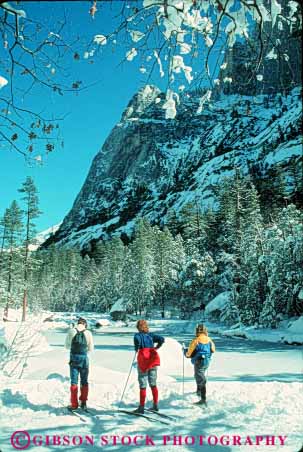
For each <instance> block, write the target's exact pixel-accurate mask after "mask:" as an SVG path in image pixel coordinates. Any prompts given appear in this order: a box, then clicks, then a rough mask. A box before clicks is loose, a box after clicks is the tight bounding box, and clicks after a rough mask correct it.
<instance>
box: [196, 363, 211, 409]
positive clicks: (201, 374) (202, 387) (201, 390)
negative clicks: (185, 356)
mask: <svg viewBox="0 0 303 452" xmlns="http://www.w3.org/2000/svg"><path fill="white" fill-rule="evenodd" d="M203 362H204V360H203V358H197V359H196V361H195V380H196V383H197V395H199V396H201V399H202V400H203V401H205V400H206V376H205V372H206V370H207V367H208V366H204V365H203Z"/></svg>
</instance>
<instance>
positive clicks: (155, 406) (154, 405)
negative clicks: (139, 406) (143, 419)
mask: <svg viewBox="0 0 303 452" xmlns="http://www.w3.org/2000/svg"><path fill="white" fill-rule="evenodd" d="M151 411H159V407H158V404H157V403H154V404H153V406H152V409H151Z"/></svg>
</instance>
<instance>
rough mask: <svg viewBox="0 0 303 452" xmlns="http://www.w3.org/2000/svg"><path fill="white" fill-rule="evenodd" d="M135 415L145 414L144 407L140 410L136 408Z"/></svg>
mask: <svg viewBox="0 0 303 452" xmlns="http://www.w3.org/2000/svg"><path fill="white" fill-rule="evenodd" d="M134 413H137V414H144V406H142V405H139V406H138V408H136V409H135V410H134Z"/></svg>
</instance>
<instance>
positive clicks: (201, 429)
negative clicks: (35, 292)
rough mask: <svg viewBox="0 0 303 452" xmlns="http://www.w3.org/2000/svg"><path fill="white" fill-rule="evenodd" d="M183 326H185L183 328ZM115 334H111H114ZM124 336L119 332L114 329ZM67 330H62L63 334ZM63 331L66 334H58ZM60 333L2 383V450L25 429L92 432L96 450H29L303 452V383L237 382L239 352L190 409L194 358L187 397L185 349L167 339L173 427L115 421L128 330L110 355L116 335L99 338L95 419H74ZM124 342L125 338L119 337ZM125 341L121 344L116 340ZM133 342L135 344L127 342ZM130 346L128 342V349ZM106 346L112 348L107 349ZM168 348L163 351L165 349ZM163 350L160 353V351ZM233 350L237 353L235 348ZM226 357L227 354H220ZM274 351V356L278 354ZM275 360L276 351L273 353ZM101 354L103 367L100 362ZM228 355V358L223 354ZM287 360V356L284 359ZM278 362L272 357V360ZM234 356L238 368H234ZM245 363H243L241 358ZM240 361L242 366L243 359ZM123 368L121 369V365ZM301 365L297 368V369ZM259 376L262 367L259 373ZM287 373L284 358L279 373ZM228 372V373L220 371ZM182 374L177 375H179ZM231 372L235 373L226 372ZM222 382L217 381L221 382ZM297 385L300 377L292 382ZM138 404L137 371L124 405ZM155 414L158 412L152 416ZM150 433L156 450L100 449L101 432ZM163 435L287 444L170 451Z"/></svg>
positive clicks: (166, 398) (163, 380)
mask: <svg viewBox="0 0 303 452" xmlns="http://www.w3.org/2000/svg"><path fill="white" fill-rule="evenodd" d="M180 327H181V326H180ZM113 331H114V330H113ZM116 332H119V329H118V328H117V329H116ZM64 333H65V332H64ZM60 334H61V336H60ZM60 334H59V336H58V337H57V336H56V330H54V329H53V330H52V332H51V334H50V336H49V337H48V339H49V342H50V345H51V351H46V352H45V353H44V354H42V355H40V357H34V358H31V359H30V361H29V365H28V367H27V369H26V371H25V373H24V378H23V379H21V380H14V379H12V378H10V379H9V378H5V377H2V380H1V381H0V396H1V399H0V419H1V424H0V425H1V427H0V450H1V451H2V452H8V451H13V450H16V449H14V448H13V447H12V446H11V444H10V437H11V435H12V433H13V432H14V431H16V430H25V431H27V432H28V433H29V434H30V435H31V437H32V436H33V435H42V436H43V437H45V435H50V436H51V435H62V436H63V435H70V436H71V437H72V436H74V435H81V436H83V435H93V436H94V440H95V445H94V446H91V445H87V446H84V445H82V446H56V445H49V446H39V447H36V446H32V447H30V449H29V450H39V451H40V450H41V451H46V450H47V451H53V450H60V449H61V450H68V449H70V448H72V449H73V450H75V451H83V450H89V451H97V450H98V451H100V450H103V449H104V450H109V451H123V452H125V450H134V449H138V448H139V450H141V451H147V450H149V451H150V450H154V451H160V450H164V451H167V452H171V451H176V450H179V451H188V450H194V451H197V450H201V451H203V452H204V451H211V452H221V451H225V452H229V451H232V452H234V451H239V452H243V451H254V450H258V451H260V452H265V451H266V452H268V451H280V450H282V451H285V452H299V449H300V447H301V435H300V433H301V430H302V428H301V421H302V406H303V400H302V399H303V397H302V383H301V382H300V381H258V379H257V378H256V381H253V380H252V381H251V382H250V381H232V378H231V377H230V376H231V370H230V368H233V367H234V365H235V364H236V367H237V366H238V367H240V365H242V369H243V374H245V373H247V370H246V368H245V360H247V361H248V360H249V359H250V354H246V355H240V354H236V353H235V354H234V355H233V353H231V352H229V353H227V354H226V356H227V357H228V360H225V361H224V359H222V356H221V357H220V349H218V352H217V357H218V358H217V359H218V362H220V363H221V365H222V366H224V370H225V369H226V375H227V376H228V377H229V378H226V380H224V381H217V379H216V366H215V360H216V358H214V363H213V364H212V366H213V369H212V367H211V368H210V371H209V382H208V386H207V388H208V400H209V402H208V408H207V409H206V410H204V409H201V408H200V407H196V406H194V405H193V403H194V402H195V401H197V396H196V395H195V383H194V381H193V378H192V374H193V369H192V366H191V364H190V363H189V360H186V364H185V394H184V399H183V394H182V378H181V375H182V374H181V375H180V363H182V358H181V356H182V355H181V354H180V355H179V356H180V359H179V362H178V363H177V359H176V353H179V352H180V348H181V345H180V344H179V343H178V342H177V341H176V340H174V339H171V338H168V340H167V341H166V344H165V347H166V348H163V350H162V353H161V363H162V364H161V368H160V372H159V385H158V386H159V392H160V407H161V408H162V409H163V411H164V412H165V413H167V414H169V415H172V416H174V417H175V418H176V421H175V422H171V424H170V425H163V424H161V423H151V422H149V421H148V420H146V419H144V418H139V417H138V418H134V417H133V416H127V415H122V414H120V415H116V416H112V413H113V410H115V409H117V407H118V403H119V400H120V398H121V392H122V389H123V386H124V384H125V381H126V377H127V371H126V372H125V371H123V372H122V371H121V366H122V367H123V368H124V369H128V368H129V365H130V361H131V359H130V356H131V354H132V353H133V352H132V336H131V335H130V334H129V333H127V334H126V335H125V337H124V338H123V330H121V333H120V334H119V336H118V337H119V341H120V338H121V344H123V345H122V346H121V348H122V350H120V351H119V354H118V355H116V356H113V355H114V353H115V348H116V347H117V348H119V345H118V344H117V342H116V341H117V334H116V335H113V336H112V337H111V335H110V334H108V335H107V333H106V330H102V333H100V331H99V332H98V333H96V334H95V337H97V335H99V336H101V337H102V334H104V335H105V336H104V342H105V346H104V347H105V348H104V349H103V348H102V347H101V348H102V349H101V350H98V347H97V351H96V352H94V353H95V355H93V356H92V359H91V374H90V398H89V405H90V406H91V407H92V412H93V414H92V415H89V416H88V421H87V423H84V422H82V421H81V420H80V419H79V418H78V417H77V416H74V415H72V414H69V413H68V412H67V410H66V409H65V407H66V406H67V404H68V403H69V400H68V399H69V386H70V383H69V376H68V366H67V353H66V351H63V350H60V349H59V347H60V345H59V342H60V340H61V337H64V336H63V332H62V331H61V332H60ZM122 339H124V340H122ZM119 343H120V342H119ZM128 343H129V344H130V347H128V346H127V344H128ZM124 344H125V345H124ZM106 347H107V348H106ZM163 347H164V346H163ZM160 351H161V350H160ZM235 351H236V350H235ZM221 353H222V355H223V352H221ZM276 353H277V352H276ZM272 354H273V355H275V353H274V352H273V353H272ZM102 356H104V362H106V366H103V365H104V363H103V362H101V365H100V357H101V359H102ZM224 356H225V355H224ZM281 356H283V354H281ZM273 357H274V356H273ZM233 359H236V361H237V363H233ZM244 359H245V360H244ZM241 361H242V362H241ZM118 362H119V364H118V365H117V363H118ZM271 364H272V363H271V361H270V360H268V368H267V369H265V368H264V375H265V376H266V374H267V373H270V366H271ZM301 364H302V362H301V363H299V362H298V363H297V367H298V369H299V368H300V365H301ZM181 369H182V366H181ZM259 372H260V370H259ZM283 372H287V369H286V368H285V366H284V365H283V359H281V375H282V374H283ZM223 373H224V371H223ZM177 374H179V375H180V377H179V378H177V377H176V375H177ZM229 374H230V375H229ZM219 380H220V379H219ZM294 380H295V378H294ZM147 394H148V396H147V397H148V401H147V407H148V406H150V404H151V394H150V390H148V391H147ZM137 399H138V383H137V376H136V370H135V369H133V370H132V372H131V378H130V381H129V384H128V387H127V391H126V393H125V396H124V400H123V403H122V405H121V408H123V409H133V408H135V407H136V403H137ZM154 416H155V415H154ZM146 434H148V435H153V437H154V441H155V444H156V445H155V446H154V447H152V446H140V447H139V446H135V445H133V446H126V445H125V446H122V445H121V444H118V445H115V446H114V445H112V444H109V445H106V446H101V445H100V442H99V438H100V436H101V435H109V436H110V435H119V436H120V437H121V436H123V435H129V436H135V435H146ZM163 435H169V436H171V437H173V436H174V435H183V438H184V437H185V436H186V435H188V436H195V437H196V435H205V436H208V435H216V436H217V437H219V436H221V435H230V436H232V435H241V436H243V437H246V436H247V435H251V437H252V438H254V437H255V435H287V436H288V439H287V441H286V445H285V446H284V447H281V446H278V445H276V446H258V447H257V446H230V445H229V446H228V445H225V446H223V445H217V446H207V445H204V446H200V445H198V444H195V445H194V446H190V445H188V446H186V445H182V446H173V445H172V444H171V443H170V444H168V445H166V446H163V445H162V444H161V441H162V437H163Z"/></svg>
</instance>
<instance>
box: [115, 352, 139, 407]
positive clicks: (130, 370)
mask: <svg viewBox="0 0 303 452" xmlns="http://www.w3.org/2000/svg"><path fill="white" fill-rule="evenodd" d="M136 356H137V351H135V354H134V357H133V360H132V363H131V366H130V369H129V372H128V375H127V379H126V383H125V386H124V389H123V392H122V396H121V399H120V402H119V405H118V409H119V408H120V406H121V403H122V400H123V397H124V393H125V390H126V387H127V383H128V380H129V377H130V374H131V372H132V368H133V364H134V361H135V358H136Z"/></svg>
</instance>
